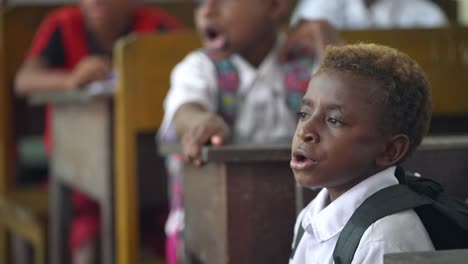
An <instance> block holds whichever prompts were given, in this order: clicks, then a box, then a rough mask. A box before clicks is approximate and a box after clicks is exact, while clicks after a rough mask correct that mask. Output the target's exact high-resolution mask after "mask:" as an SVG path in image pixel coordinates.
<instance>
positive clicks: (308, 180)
mask: <svg viewBox="0 0 468 264" xmlns="http://www.w3.org/2000/svg"><path fill="white" fill-rule="evenodd" d="M294 179H295V180H296V183H297V184H299V185H300V186H301V187H304V188H309V189H313V190H314V189H319V188H323V187H324V186H325V185H327V184H326V183H324V182H320V181H317V180H316V179H314V176H313V175H304V174H299V173H294Z"/></svg>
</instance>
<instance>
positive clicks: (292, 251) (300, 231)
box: [289, 218, 305, 259]
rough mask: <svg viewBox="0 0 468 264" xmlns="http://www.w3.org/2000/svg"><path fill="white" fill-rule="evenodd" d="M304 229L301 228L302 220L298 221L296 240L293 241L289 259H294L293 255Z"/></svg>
mask: <svg viewBox="0 0 468 264" xmlns="http://www.w3.org/2000/svg"><path fill="white" fill-rule="evenodd" d="M304 232H305V229H304V227H302V218H301V219H300V222H299V229H298V230H297V234H296V239H294V244H293V247H292V250H291V256H289V258H290V259H293V258H294V254H296V249H297V247H298V246H299V242H301V239H302V237H303V236H304Z"/></svg>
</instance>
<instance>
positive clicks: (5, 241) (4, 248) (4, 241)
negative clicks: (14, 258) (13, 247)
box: [0, 225, 10, 263]
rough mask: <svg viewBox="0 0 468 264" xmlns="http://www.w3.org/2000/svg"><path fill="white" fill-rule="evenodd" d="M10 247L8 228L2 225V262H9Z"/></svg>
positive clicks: (0, 248) (0, 241)
mask: <svg viewBox="0 0 468 264" xmlns="http://www.w3.org/2000/svg"><path fill="white" fill-rule="evenodd" d="M9 252H10V247H9V246H8V232H7V229H6V228H5V227H4V226H2V225H0V261H1V263H8V262H9V261H8V253H9Z"/></svg>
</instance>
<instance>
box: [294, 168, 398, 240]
mask: <svg viewBox="0 0 468 264" xmlns="http://www.w3.org/2000/svg"><path fill="white" fill-rule="evenodd" d="M395 169H396V167H395V166H392V167H389V168H387V169H385V170H383V171H380V172H378V173H376V174H374V175H372V176H371V177H369V178H367V179H365V180H363V181H362V182H360V183H358V184H357V185H355V186H354V187H353V188H351V189H350V190H348V191H347V192H345V193H344V194H342V195H341V196H340V197H338V198H337V199H336V200H335V201H333V202H332V203H329V199H330V198H329V193H328V191H327V189H325V188H324V189H322V191H320V193H319V194H318V195H317V197H316V198H315V199H314V201H313V202H312V203H311V204H310V206H308V207H307V209H306V215H305V217H304V220H303V221H302V225H303V227H304V229H305V230H306V232H307V233H309V234H310V235H312V236H315V237H316V239H317V240H318V241H319V242H325V241H327V240H329V239H330V238H332V237H334V236H335V235H337V234H338V233H340V232H341V230H342V229H343V227H344V226H345V224H346V223H347V222H348V220H349V219H350V218H351V216H352V215H353V213H354V211H355V210H356V209H357V208H358V207H359V206H360V205H361V204H362V203H363V202H364V200H366V199H367V198H368V197H369V196H371V195H372V194H374V193H376V192H377V191H379V190H381V189H384V188H386V187H389V186H392V185H395V184H398V180H397V178H396V177H395Z"/></svg>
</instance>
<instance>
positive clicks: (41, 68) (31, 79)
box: [15, 56, 111, 95]
mask: <svg viewBox="0 0 468 264" xmlns="http://www.w3.org/2000/svg"><path fill="white" fill-rule="evenodd" d="M110 66H111V64H110V61H109V60H107V59H106V58H104V57H98V56H89V57H86V58H84V59H82V60H81V61H80V63H78V65H77V66H76V67H75V69H74V70H73V71H65V70H59V69H51V68H50V67H48V65H47V63H46V62H45V60H44V59H42V58H41V57H40V56H38V57H35V58H31V59H28V60H27V61H26V62H25V63H24V64H23V66H22V67H21V69H20V71H19V72H18V75H17V77H16V83H15V91H16V92H17V93H18V94H22V95H24V94H29V93H31V92H40V91H51V90H70V89H76V88H79V87H82V86H83V85H86V84H88V83H90V82H93V81H97V80H104V79H106V78H107V76H108V74H109V71H110Z"/></svg>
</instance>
